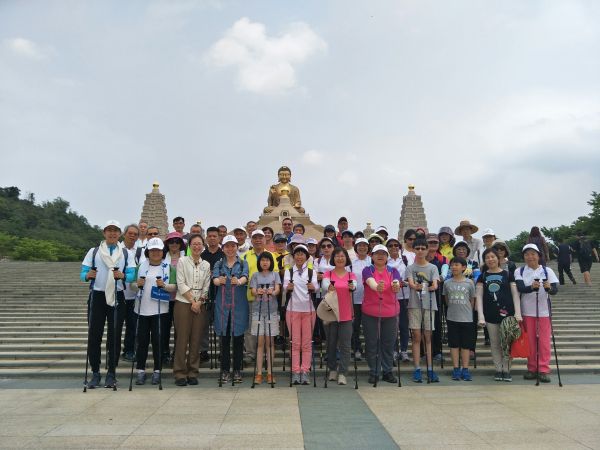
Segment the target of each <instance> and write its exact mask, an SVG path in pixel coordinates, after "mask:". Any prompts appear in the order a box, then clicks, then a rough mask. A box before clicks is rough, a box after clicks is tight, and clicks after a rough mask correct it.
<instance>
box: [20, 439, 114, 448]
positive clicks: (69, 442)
mask: <svg viewBox="0 0 600 450" xmlns="http://www.w3.org/2000/svg"><path fill="white" fill-rule="evenodd" d="M125 439H126V437H125V436H42V437H40V438H37V440H36V442H35V445H31V446H30V447H28V448H35V449H40V448H43V449H46V448H57V449H64V448H74V449H81V448H118V447H119V446H120V445H121V443H122V442H123V441H124V440H125Z"/></svg>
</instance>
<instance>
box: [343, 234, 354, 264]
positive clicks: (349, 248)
mask: <svg viewBox="0 0 600 450" xmlns="http://www.w3.org/2000/svg"><path fill="white" fill-rule="evenodd" d="M341 247H342V248H343V249H344V250H346V252H347V253H348V257H349V258H350V260H351V261H354V260H355V259H356V252H355V251H354V233H352V231H350V230H344V231H342V245H341Z"/></svg>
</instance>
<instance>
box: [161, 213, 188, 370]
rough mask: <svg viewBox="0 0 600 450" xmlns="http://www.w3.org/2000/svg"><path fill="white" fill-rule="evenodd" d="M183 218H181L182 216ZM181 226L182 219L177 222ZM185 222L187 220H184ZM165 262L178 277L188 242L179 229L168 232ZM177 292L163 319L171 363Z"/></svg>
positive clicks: (164, 349)
mask: <svg viewBox="0 0 600 450" xmlns="http://www.w3.org/2000/svg"><path fill="white" fill-rule="evenodd" d="M180 219H181V218H180ZM173 223H175V219H173ZM177 223H178V224H179V226H180V227H181V220H180V221H178V222H177ZM184 223H185V222H184ZM165 250H166V256H165V262H166V263H167V264H169V267H170V268H171V279H172V280H176V279H177V263H178V261H179V259H180V258H181V257H183V256H185V253H186V243H185V240H184V239H183V237H182V235H181V233H180V232H178V231H171V232H170V233H169V234H167V237H166V239H165ZM175 294H176V292H175V291H173V293H172V295H171V301H170V302H169V305H168V311H167V314H168V315H167V318H166V320H163V321H161V326H162V329H161V333H162V334H161V339H162V352H163V364H171V363H172V362H173V354H171V348H170V345H171V328H172V326H173V311H174V310H175Z"/></svg>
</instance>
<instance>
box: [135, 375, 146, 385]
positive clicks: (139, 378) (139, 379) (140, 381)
mask: <svg viewBox="0 0 600 450" xmlns="http://www.w3.org/2000/svg"><path fill="white" fill-rule="evenodd" d="M135 384H136V385H138V386H141V385H143V384H146V372H138V374H137V378H136V379H135Z"/></svg>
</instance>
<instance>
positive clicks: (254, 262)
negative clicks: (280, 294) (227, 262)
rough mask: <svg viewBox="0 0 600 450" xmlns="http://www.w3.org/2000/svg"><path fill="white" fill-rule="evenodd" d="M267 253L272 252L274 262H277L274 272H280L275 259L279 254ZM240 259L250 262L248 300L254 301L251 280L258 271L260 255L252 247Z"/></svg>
mask: <svg viewBox="0 0 600 450" xmlns="http://www.w3.org/2000/svg"><path fill="white" fill-rule="evenodd" d="M265 251H266V250H265ZM267 253H270V254H271V256H272V257H273V262H274V263H275V266H274V267H273V272H277V273H279V268H278V267H277V261H276V259H275V258H276V256H275V255H277V253H273V252H267ZM240 259H243V260H245V261H246V262H247V263H248V301H249V302H252V301H254V295H252V290H251V289H250V280H251V279H252V275H254V274H255V273H256V272H258V255H257V254H256V252H255V251H254V249H253V248H251V249H250V250H248V251H247V252H246V253H244V254H243V255H242V257H241V258H240Z"/></svg>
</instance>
